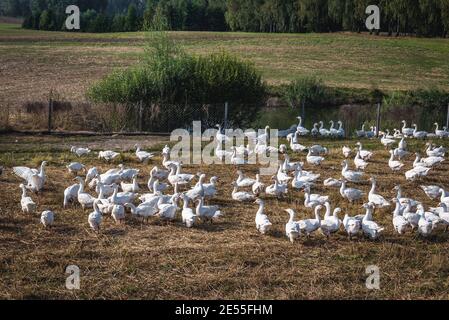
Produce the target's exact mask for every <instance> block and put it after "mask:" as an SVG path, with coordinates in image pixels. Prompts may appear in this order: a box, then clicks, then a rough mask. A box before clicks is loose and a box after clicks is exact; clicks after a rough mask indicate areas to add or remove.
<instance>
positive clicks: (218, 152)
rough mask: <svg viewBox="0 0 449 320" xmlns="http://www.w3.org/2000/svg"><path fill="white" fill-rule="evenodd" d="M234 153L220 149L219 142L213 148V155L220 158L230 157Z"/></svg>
mask: <svg viewBox="0 0 449 320" xmlns="http://www.w3.org/2000/svg"><path fill="white" fill-rule="evenodd" d="M233 154H234V153H233V152H231V151H226V150H223V149H222V146H221V143H219V144H217V148H216V149H215V156H216V157H217V158H218V159H220V160H222V161H223V160H225V159H230V158H231V157H232V155H233Z"/></svg>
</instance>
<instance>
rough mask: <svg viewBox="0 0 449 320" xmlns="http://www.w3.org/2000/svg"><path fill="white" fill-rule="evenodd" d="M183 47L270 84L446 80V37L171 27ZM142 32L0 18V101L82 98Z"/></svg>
mask: <svg viewBox="0 0 449 320" xmlns="http://www.w3.org/2000/svg"><path fill="white" fill-rule="evenodd" d="M170 36H171V37H172V38H173V39H175V40H177V42H178V43H180V44H181V45H182V46H183V47H184V48H185V49H186V50H187V51H188V52H192V53H196V54H207V53H211V52H219V51H222V50H225V51H227V52H230V53H232V54H235V55H236V56H238V57H240V58H242V59H245V60H248V61H251V62H253V63H254V64H255V66H256V67H257V68H258V69H259V70H260V71H261V72H262V75H263V78H264V80H265V81H267V82H268V83H269V84H274V85H276V84H280V83H286V82H288V81H290V80H292V79H294V78H295V77H297V76H299V75H311V74H313V75H315V76H317V77H319V78H322V79H323V80H324V81H325V83H326V84H327V85H330V86H334V87H345V88H372V87H373V86H377V87H379V88H380V89H384V90H405V89H416V88H430V87H440V88H442V89H448V88H449V85H448V83H449V64H448V63H447V57H448V56H449V41H448V40H447V39H420V38H387V37H374V36H369V35H367V34H351V33H331V34H263V33H258V34H254V33H232V32H225V33H218V32H171V33H170ZM145 39H146V37H145V34H144V33H114V34H88V33H63V32H45V31H35V30H24V29H21V28H20V25H17V24H11V23H9V24H8V23H0V83H1V84H2V85H1V86H0V106H10V107H16V106H19V105H21V104H22V103H23V102H26V101H47V97H48V94H49V92H50V90H53V91H54V92H56V93H58V94H59V95H60V96H61V97H63V98H65V99H66V100H68V101H72V102H74V101H80V100H81V101H82V100H84V99H85V97H84V96H85V91H86V89H87V88H88V87H89V85H91V84H92V83H93V82H95V81H96V80H98V79H100V78H101V77H103V76H104V75H106V74H108V73H110V72H111V71H112V70H114V69H119V68H124V67H127V66H130V65H132V64H134V63H136V62H137V61H139V59H140V58H141V57H142V56H143V54H144V50H143V45H144V43H145Z"/></svg>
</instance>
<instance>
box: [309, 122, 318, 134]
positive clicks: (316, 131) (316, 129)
mask: <svg viewBox="0 0 449 320" xmlns="http://www.w3.org/2000/svg"><path fill="white" fill-rule="evenodd" d="M310 134H311V135H312V136H313V137H317V136H318V135H319V134H320V130H319V129H318V123H314V124H313V129H312V130H311V131H310Z"/></svg>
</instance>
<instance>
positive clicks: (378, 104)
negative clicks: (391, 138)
mask: <svg viewBox="0 0 449 320" xmlns="http://www.w3.org/2000/svg"><path fill="white" fill-rule="evenodd" d="M380 108H381V103H380V102H378V103H377V121H376V123H377V124H376V137H377V138H379V131H380Z"/></svg>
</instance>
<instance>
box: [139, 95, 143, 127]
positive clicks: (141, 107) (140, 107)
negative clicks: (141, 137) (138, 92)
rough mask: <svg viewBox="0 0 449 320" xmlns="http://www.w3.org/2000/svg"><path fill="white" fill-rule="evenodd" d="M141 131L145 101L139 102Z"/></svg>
mask: <svg viewBox="0 0 449 320" xmlns="http://www.w3.org/2000/svg"><path fill="white" fill-rule="evenodd" d="M139 132H143V101H142V100H140V103H139Z"/></svg>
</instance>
